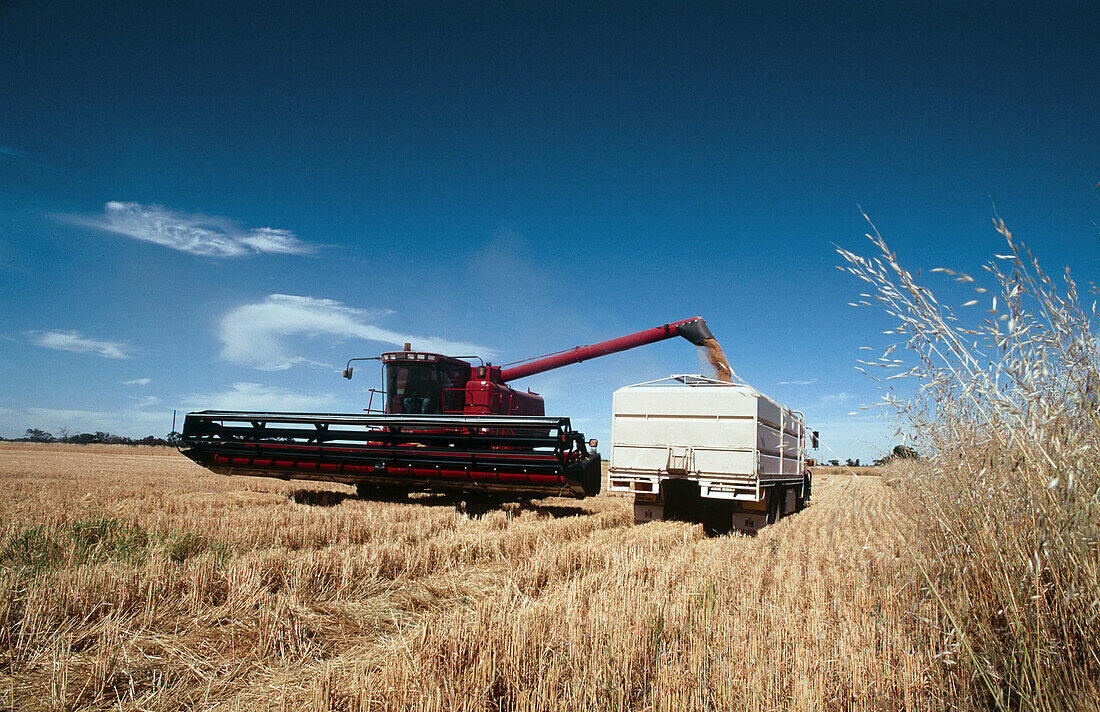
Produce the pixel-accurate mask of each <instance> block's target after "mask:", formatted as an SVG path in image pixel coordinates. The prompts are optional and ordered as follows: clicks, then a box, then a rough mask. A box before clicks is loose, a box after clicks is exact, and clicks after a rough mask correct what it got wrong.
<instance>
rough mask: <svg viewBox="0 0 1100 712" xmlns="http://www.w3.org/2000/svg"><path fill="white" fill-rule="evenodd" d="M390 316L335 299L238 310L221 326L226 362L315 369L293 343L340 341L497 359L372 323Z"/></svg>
mask: <svg viewBox="0 0 1100 712" xmlns="http://www.w3.org/2000/svg"><path fill="white" fill-rule="evenodd" d="M387 314H388V312H379V311H375V312H370V311H366V310H363V309H354V308H352V307H349V306H345V305H344V304H341V303H340V302H337V301H333V300H331V299H317V298H315V297H300V296H294V295H290V294H272V295H269V296H268V297H267V298H266V299H264V300H263V301H262V302H258V303H256V304H245V305H243V306H239V307H237V308H236V309H233V310H232V311H230V312H229V313H228V314H226V315H225V316H224V317H223V318H222V321H221V326H220V330H219V336H220V338H221V341H222V353H221V355H222V358H224V359H226V360H228V361H233V362H236V363H240V364H244V365H246V366H252V367H253V368H257V369H260V370H264V371H281V370H283V369H287V368H290V367H291V366H293V365H294V364H296V363H316V362H314V361H311V360H310V359H307V358H305V357H303V356H299V355H295V354H293V353H292V352H291V349H290V347H289V346H288V344H289V343H299V342H300V341H301V340H302V338H303V337H316V336H335V337H338V338H351V339H363V340H365V341H377V342H381V343H384V344H393V345H396V346H400V345H401V344H404V343H405V342H410V343H412V344H413V345H414V346H415V347H416V348H417V349H421V350H424V351H436V352H439V353H445V354H454V355H456V356H459V355H468V354H478V355H481V356H484V357H492V356H494V355H495V354H494V353H493V352H492V351H491V350H490V349H488V348H486V347H484V346H481V345H478V344H471V343H466V342H462V341H448V340H446V339H441V338H439V337H436V336H417V335H414V334H409V333H407V332H398V331H391V330H389V329H384V328H382V327H380V326H375V325H374V324H372V323H370V321H371V320H373V319H377V318H379V317H381V316H385V315H387Z"/></svg>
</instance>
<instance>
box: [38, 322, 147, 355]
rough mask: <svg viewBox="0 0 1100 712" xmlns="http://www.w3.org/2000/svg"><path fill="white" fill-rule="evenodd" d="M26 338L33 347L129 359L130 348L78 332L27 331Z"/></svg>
mask: <svg viewBox="0 0 1100 712" xmlns="http://www.w3.org/2000/svg"><path fill="white" fill-rule="evenodd" d="M27 336H28V337H29V338H30V340H31V343H32V344H34V345H35V346H41V347H43V348H46V349H56V350H58V351H72V352H73V353H78V354H92V355H93V356H101V357H103V358H118V359H122V358H130V347H129V346H127V345H126V344H124V343H120V342H118V341H107V340H105V339H92V338H89V337H87V336H84V335H82V334H81V333H80V332H79V331H62V330H59V329H55V330H52V331H28V332H27Z"/></svg>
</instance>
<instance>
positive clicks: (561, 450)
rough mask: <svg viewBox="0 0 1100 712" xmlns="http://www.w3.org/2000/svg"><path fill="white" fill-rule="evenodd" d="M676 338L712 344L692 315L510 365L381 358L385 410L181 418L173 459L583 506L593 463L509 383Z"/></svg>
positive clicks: (377, 487)
mask: <svg viewBox="0 0 1100 712" xmlns="http://www.w3.org/2000/svg"><path fill="white" fill-rule="evenodd" d="M676 336H682V337H684V338H685V339H687V340H688V341H690V342H691V343H693V344H695V345H696V346H699V345H702V344H703V342H704V341H706V340H710V339H713V337H712V336H711V333H710V330H709V329H708V328H707V325H706V322H704V321H703V319H702V318H701V317H693V318H691V319H684V320H683V321H678V322H675V323H672V324H664V325H663V326H658V327H655V328H652V329H646V330H645V331H639V332H638V333H636V334H630V335H628V336H622V337H620V338H617V339H611V340H610V341H604V342H601V343H598V344H593V345H591V346H578V347H575V348H573V349H568V350H566V351H562V352H560V353H557V354H553V355H550V356H547V357H544V358H539V359H535V360H530V361H526V362H520V363H518V364H516V365H511V366H508V367H500V366H493V365H492V364H489V363H479V364H478V365H476V366H475V365H472V364H471V363H469V362H468V361H466V360H464V359H473V360H477V361H479V362H480V361H481V359H480V358H479V357H476V356H466V357H453V356H445V355H442V354H435V353H425V352H418V351H413V350H411V348H410V345H409V344H405V349H404V350H403V351H391V352H387V353H384V354H382V355H381V356H380V357H373V358H369V359H352V360H351V361H348V367H347V369H346V370H345V371H344V377H345V378H351V376H352V365H351V363H352V361H364V360H379V361H381V362H382V366H383V368H384V371H385V390H384V391H382V392H381V393H380V395H381V398H382V401H383V408H382V411H381V412H380V413H378V412H374V411H373V410H372V408H371V406H373V401H374V396H375V395H376V393H378V392H376V391H374V390H373V389H372V391H371V403H370V404H369V405H368V407H367V409H366V412H365V413H363V414H342V413H263V412H257V413H248V412H234V411H213V410H204V411H200V412H197V413H188V414H187V419H186V420H185V421H184V426H183V438H182V445H181V449H183V453H184V454H185V455H187V456H188V457H190V458H191V459H192V460H194V461H195V462H197V463H198V464H200V465H202V466H203V467H206V468H208V469H210V470H212V471H214V472H217V473H220V474H225V475H253V476H261V477H276V478H279V479H302V480H323V481H332V482H343V483H346V484H353V485H356V488H357V490H358V492H359V494H360V496H364V497H367V496H372V495H376V496H377V495H383V496H387V495H388V496H394V495H398V496H401V495H405V494H407V493H408V492H410V491H421V492H432V491H443V492H447V491H450V492H483V493H488V494H492V495H495V496H503V497H513V498H533V497H549V496H568V497H576V498H578V499H579V498H583V497H587V496H591V495H595V494H598V493H599V491H600V475H601V471H600V456H599V454H597V453H595V452H592V451H590V450H589V446H592V447H594V446H595V443H594V442H592V443H586V442H585V439H584V436H583V435H582V434H581V433H578V432H576V431H574V430H573V429H572V428H571V427H570V425H569V418H562V417H548V416H546V415H544V408H543V400H542V397H541V396H540V395H538V394H537V393H532V392H531V391H529V390H528V391H526V392H524V391H517V390H515V389H513V388H512V387H511V386H510V385H508V384H509V383H510V382H511V381H514V380H516V379H519V378H523V377H524V376H531V375H534V374H536V373H542V372H544V371H549V370H551V369H555V368H560V367H561V366H566V365H568V364H571V363H579V362H581V361H585V360H588V359H591V358H596V357H597V356H606V355H607V354H612V353H615V352H617V351H625V350H626V349H632V348H634V347H636V346H644V345H646V344H651V343H654V342H657V341H663V340H664V339H670V338H673V337H676Z"/></svg>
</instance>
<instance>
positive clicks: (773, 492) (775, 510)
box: [764, 485, 786, 524]
mask: <svg viewBox="0 0 1100 712" xmlns="http://www.w3.org/2000/svg"><path fill="white" fill-rule="evenodd" d="M785 494H786V493H785V492H784V491H783V488H782V487H780V486H779V485H772V486H771V487H769V488H768V492H767V494H766V495H765V496H764V498H765V501H766V502H767V511H768V524H775V523H776V522H778V521H779V520H780V519H782V518H783V498H784V496H785Z"/></svg>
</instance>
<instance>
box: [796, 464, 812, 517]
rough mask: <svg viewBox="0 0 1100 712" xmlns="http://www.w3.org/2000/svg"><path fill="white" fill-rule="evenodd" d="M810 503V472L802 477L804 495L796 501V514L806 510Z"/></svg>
mask: <svg viewBox="0 0 1100 712" xmlns="http://www.w3.org/2000/svg"><path fill="white" fill-rule="evenodd" d="M809 502H810V472H809V470H807V471H806V474H805V475H803V476H802V494H801V495H799V497H798V499H797V500H796V501H795V510H794V511H796V512H801V511H802V510H803V509H805V508H806V505H807V504H809Z"/></svg>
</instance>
